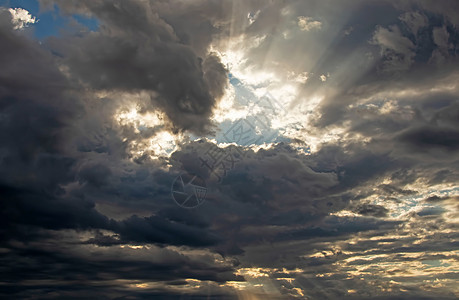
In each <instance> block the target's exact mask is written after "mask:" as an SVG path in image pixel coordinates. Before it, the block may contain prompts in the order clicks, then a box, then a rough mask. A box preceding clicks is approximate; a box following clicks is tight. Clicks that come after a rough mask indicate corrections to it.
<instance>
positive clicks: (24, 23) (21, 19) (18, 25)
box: [8, 8, 38, 29]
mask: <svg viewBox="0 0 459 300" xmlns="http://www.w3.org/2000/svg"><path fill="white" fill-rule="evenodd" d="M8 11H9V12H10V13H11V16H12V19H11V22H12V23H13V26H14V29H22V28H24V27H28V26H29V24H34V23H37V22H38V20H37V19H36V18H35V17H33V16H32V15H31V14H30V13H29V12H28V11H27V10H25V9H23V8H10V9H8Z"/></svg>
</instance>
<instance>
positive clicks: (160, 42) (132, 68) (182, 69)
mask: <svg viewBox="0 0 459 300" xmlns="http://www.w3.org/2000/svg"><path fill="white" fill-rule="evenodd" d="M58 3H59V5H62V6H63V8H64V11H73V10H74V9H77V10H78V9H80V10H82V11H83V12H85V13H88V14H90V15H91V16H93V17H96V18H97V19H98V20H99V21H100V22H101V25H100V27H101V28H100V31H98V32H91V33H88V34H85V35H83V36H81V37H75V36H72V37H67V38H63V39H60V38H59V39H52V40H51V41H50V42H49V44H50V46H51V47H52V48H53V50H54V51H56V52H57V53H58V55H59V56H62V59H63V63H64V64H66V65H67V66H68V67H69V68H70V73H71V75H72V77H74V78H75V79H78V80H81V81H82V82H83V83H84V84H87V85H88V87H90V88H93V89H99V90H111V91H122V92H136V91H148V92H150V101H151V104H150V105H149V107H147V110H155V109H157V108H159V109H160V110H162V111H164V112H165V113H166V115H167V117H168V118H169V119H170V121H171V122H172V124H171V126H172V127H173V129H174V130H177V131H182V130H191V131H193V132H195V133H206V132H208V131H209V130H211V129H212V128H211V122H210V121H209V117H210V115H211V113H212V109H213V107H214V106H215V103H216V101H217V100H218V98H219V97H221V96H222V93H223V89H224V87H225V85H226V83H227V76H226V74H227V71H226V69H225V68H224V66H223V65H222V64H221V63H220V62H219V59H218V58H217V57H215V56H213V55H209V56H208V57H207V53H205V51H206V50H207V47H208V46H209V42H210V37H211V35H212V34H213V33H214V31H216V30H217V29H216V28H214V27H213V23H212V22H215V21H217V20H212V19H210V16H209V19H203V20H201V23H202V26H205V28H206V29H207V30H204V32H200V30H201V27H200V26H198V25H196V26H192V27H190V28H186V27H183V25H181V26H180V25H179V30H180V32H179V33H180V34H179V35H177V34H176V32H175V28H176V26H175V24H174V23H171V24H169V23H168V22H167V21H168V20H169V21H170V22H174V21H177V22H183V19H182V18H177V17H175V18H169V19H163V18H162V17H161V16H160V15H159V13H161V11H159V10H160V9H162V7H161V5H157V4H153V3H151V4H150V3H147V2H142V1H128V2H126V1H120V2H117V3H114V2H112V1H85V2H84V1H83V2H78V3H69V2H63V3H60V2H58ZM164 6H166V8H167V9H168V10H174V7H168V6H167V5H164ZM163 9H164V8H163ZM178 9H179V11H180V12H181V13H184V14H186V8H185V9H184V8H180V7H178ZM196 13H197V14H198V15H199V12H196ZM193 16H194V15H190V16H188V17H186V16H184V17H185V18H192V17H193ZM195 27H196V28H195ZM193 30H197V32H193ZM195 34H196V35H197V36H198V37H201V38H203V37H207V38H206V39H205V40H203V41H201V43H199V45H196V44H197V43H196V41H194V40H193V39H192V38H191V37H192V36H193V35H195ZM195 48H197V52H199V54H200V55H202V56H203V57H199V56H198V55H197V52H196V51H195Z"/></svg>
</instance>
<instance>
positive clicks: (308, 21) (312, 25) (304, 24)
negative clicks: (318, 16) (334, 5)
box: [298, 16, 322, 31]
mask: <svg viewBox="0 0 459 300" xmlns="http://www.w3.org/2000/svg"><path fill="white" fill-rule="evenodd" d="M298 26H299V27H300V30H302V31H310V30H313V29H321V28H322V23H321V22H320V21H317V20H314V19H313V18H311V17H303V16H301V17H298Z"/></svg>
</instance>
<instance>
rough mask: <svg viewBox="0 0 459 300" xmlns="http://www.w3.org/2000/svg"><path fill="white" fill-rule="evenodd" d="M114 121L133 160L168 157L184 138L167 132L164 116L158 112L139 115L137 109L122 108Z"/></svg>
mask: <svg viewBox="0 0 459 300" xmlns="http://www.w3.org/2000/svg"><path fill="white" fill-rule="evenodd" d="M114 119H115V121H116V123H117V124H118V126H119V127H120V129H121V132H122V133H123V134H124V138H123V141H124V142H126V143H128V145H129V146H128V151H129V154H130V155H131V156H132V158H133V159H136V158H139V157H143V156H145V155H147V156H148V157H150V158H151V159H159V158H160V157H168V156H169V155H170V154H171V153H172V152H174V151H175V150H176V149H177V145H178V144H179V143H180V141H182V140H183V138H184V137H183V135H182V134H177V135H174V134H172V133H170V132H169V131H168V130H167V128H166V124H165V122H164V116H163V114H162V113H160V112H158V111H155V112H146V113H141V112H140V111H139V108H138V107H130V108H123V109H120V110H119V112H118V113H117V114H115V116H114ZM132 133H133V134H132Z"/></svg>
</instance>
